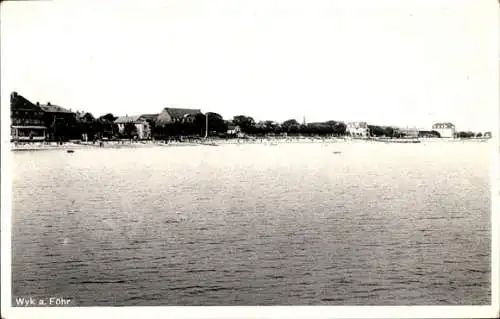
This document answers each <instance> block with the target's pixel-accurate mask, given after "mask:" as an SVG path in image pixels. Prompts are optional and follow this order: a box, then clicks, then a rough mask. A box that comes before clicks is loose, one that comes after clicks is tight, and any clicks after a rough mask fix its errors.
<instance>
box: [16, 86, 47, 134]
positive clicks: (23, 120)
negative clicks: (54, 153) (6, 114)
mask: <svg viewBox="0 0 500 319" xmlns="http://www.w3.org/2000/svg"><path fill="white" fill-rule="evenodd" d="M10 118H11V126H10V128H11V140H12V141H44V140H45V139H46V138H47V136H46V133H47V127H46V126H45V122H44V111H43V109H42V108H41V107H40V105H39V104H33V103H31V102H30V101H28V100H27V99H26V98H24V97H23V96H21V95H19V94H17V92H12V94H11V95H10Z"/></svg>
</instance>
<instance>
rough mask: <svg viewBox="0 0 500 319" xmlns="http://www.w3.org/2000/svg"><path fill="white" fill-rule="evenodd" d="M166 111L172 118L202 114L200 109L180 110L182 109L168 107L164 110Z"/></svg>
mask: <svg viewBox="0 0 500 319" xmlns="http://www.w3.org/2000/svg"><path fill="white" fill-rule="evenodd" d="M163 110H164V111H166V112H168V114H169V115H170V116H171V117H172V118H177V119H180V118H183V117H185V116H186V115H191V116H192V115H196V114H201V110H199V109H180V108H173V107H166V108H164V109H163Z"/></svg>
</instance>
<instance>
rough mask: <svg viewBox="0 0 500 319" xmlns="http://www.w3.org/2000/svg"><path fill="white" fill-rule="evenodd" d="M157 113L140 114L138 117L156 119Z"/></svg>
mask: <svg viewBox="0 0 500 319" xmlns="http://www.w3.org/2000/svg"><path fill="white" fill-rule="evenodd" d="M158 115H159V114H158V113H157V114H142V115H141V116H140V117H141V118H143V119H145V120H150V121H151V120H156V119H157V118H158Z"/></svg>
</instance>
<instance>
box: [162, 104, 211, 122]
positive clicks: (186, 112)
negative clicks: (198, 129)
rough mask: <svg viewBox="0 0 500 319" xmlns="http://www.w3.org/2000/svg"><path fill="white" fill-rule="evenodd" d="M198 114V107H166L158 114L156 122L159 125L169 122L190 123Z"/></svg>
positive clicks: (199, 111) (199, 112)
mask: <svg viewBox="0 0 500 319" xmlns="http://www.w3.org/2000/svg"><path fill="white" fill-rule="evenodd" d="M198 114H202V113H201V110H199V109H183V108H173V107H166V108H164V109H163V110H162V111H161V113H160V114H158V117H157V122H158V124H159V125H165V124H171V123H192V122H194V120H195V118H196V115H198Z"/></svg>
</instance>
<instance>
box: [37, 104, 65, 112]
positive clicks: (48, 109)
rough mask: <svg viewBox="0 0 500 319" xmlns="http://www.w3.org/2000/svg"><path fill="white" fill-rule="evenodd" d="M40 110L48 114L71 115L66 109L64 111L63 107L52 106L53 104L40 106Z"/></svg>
mask: <svg viewBox="0 0 500 319" xmlns="http://www.w3.org/2000/svg"><path fill="white" fill-rule="evenodd" d="M40 107H41V108H42V110H44V111H45V112H48V113H73V112H71V111H70V110H68V109H65V108H64V107H61V106H58V105H54V104H45V105H40Z"/></svg>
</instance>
